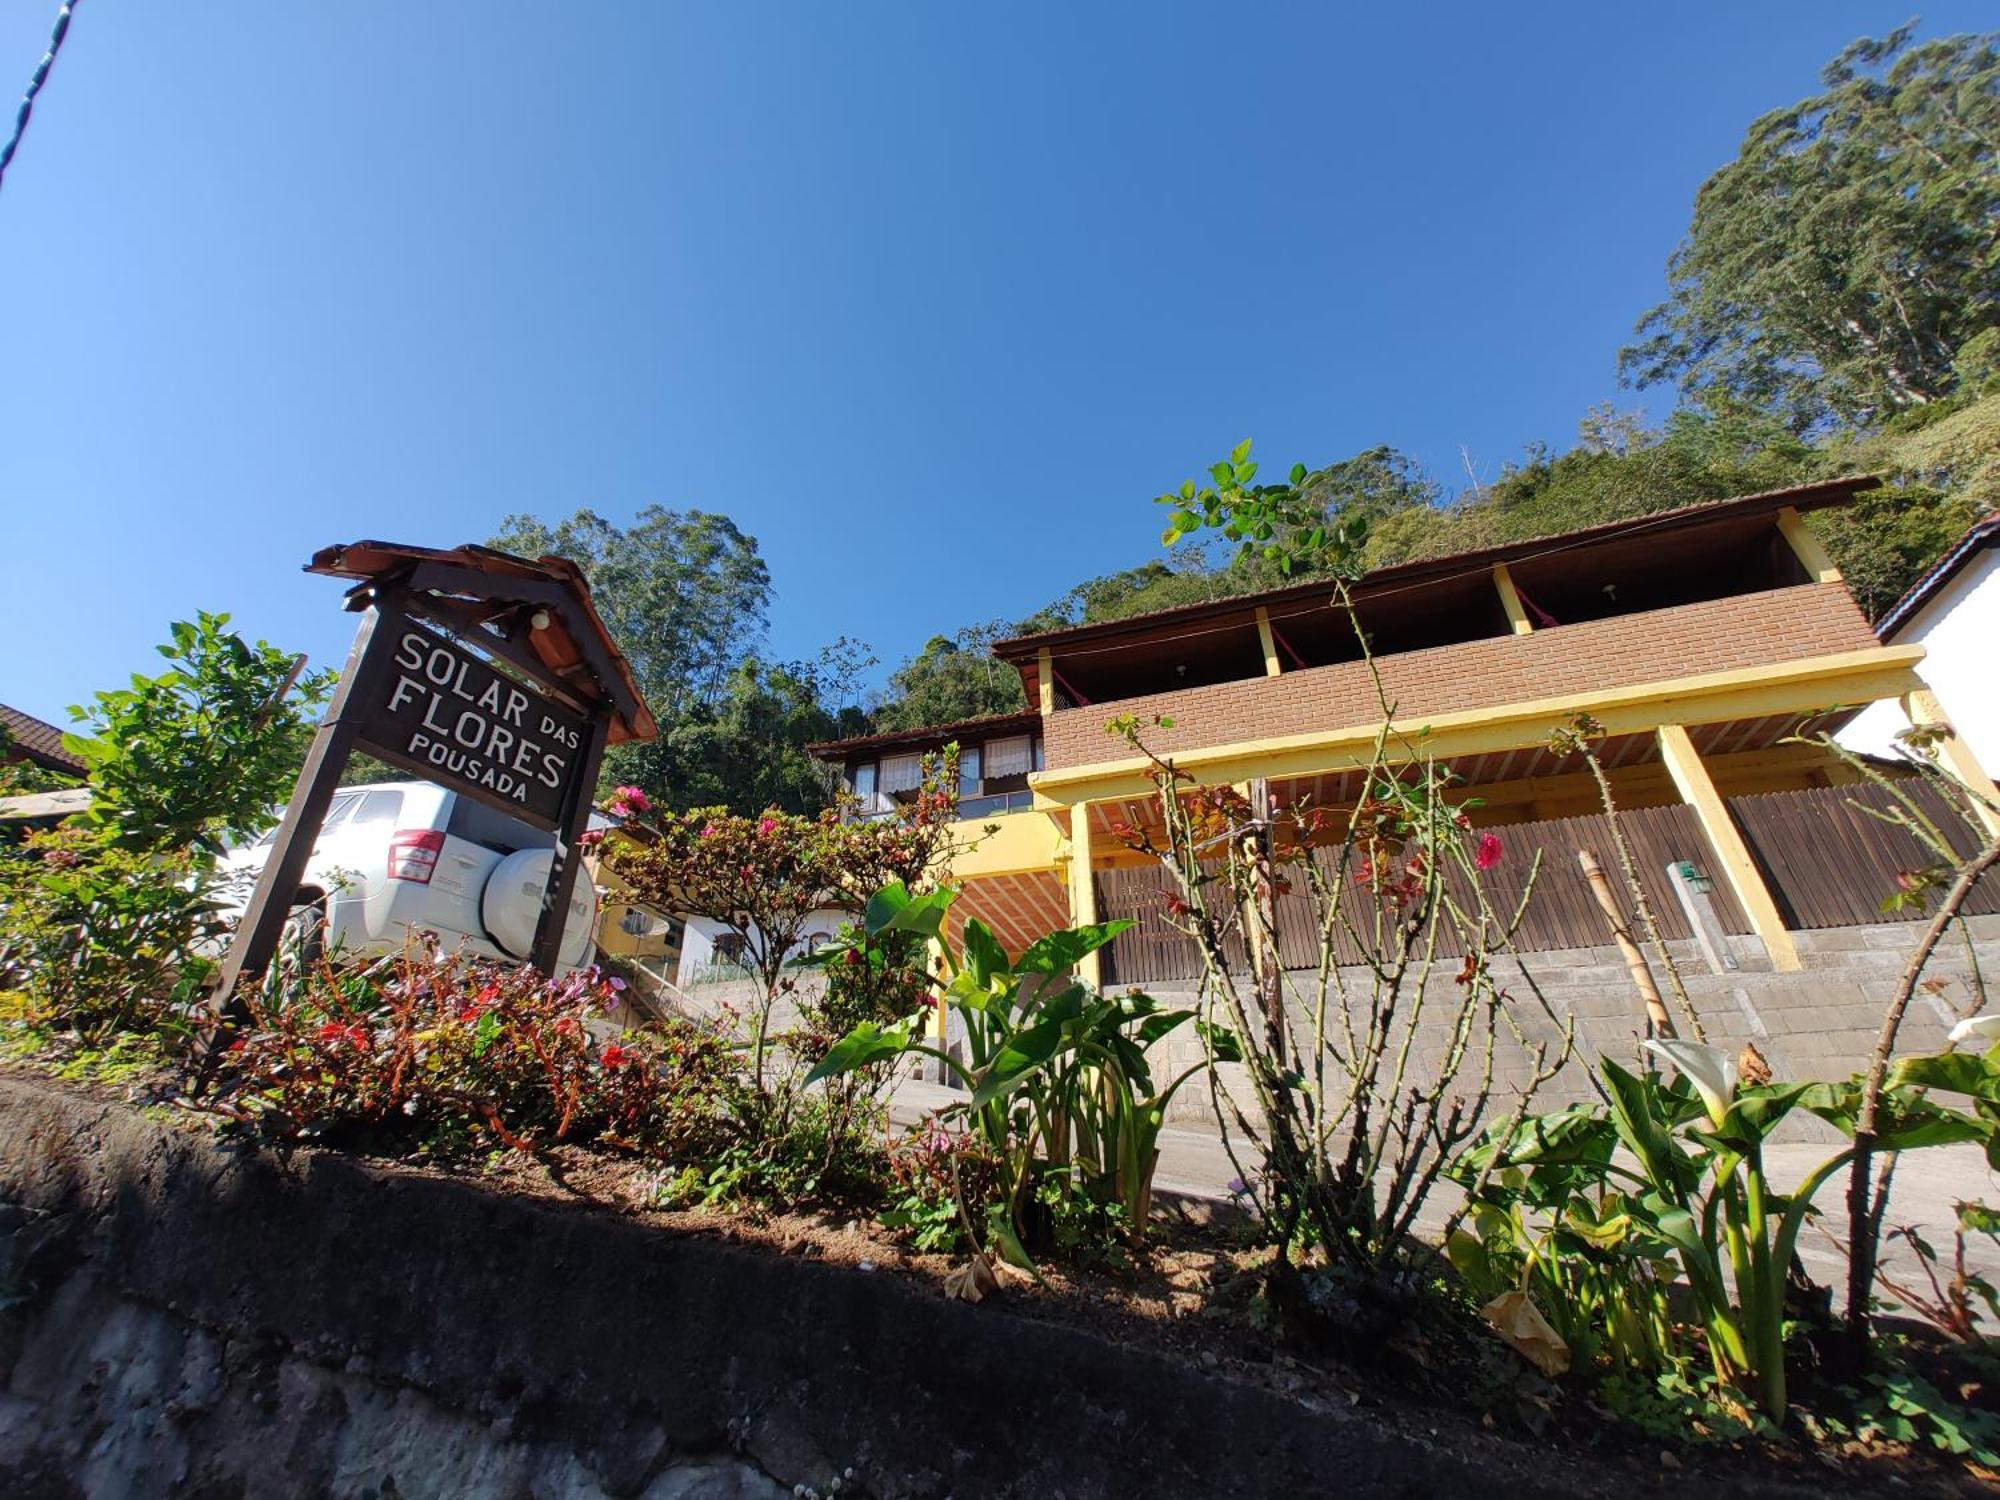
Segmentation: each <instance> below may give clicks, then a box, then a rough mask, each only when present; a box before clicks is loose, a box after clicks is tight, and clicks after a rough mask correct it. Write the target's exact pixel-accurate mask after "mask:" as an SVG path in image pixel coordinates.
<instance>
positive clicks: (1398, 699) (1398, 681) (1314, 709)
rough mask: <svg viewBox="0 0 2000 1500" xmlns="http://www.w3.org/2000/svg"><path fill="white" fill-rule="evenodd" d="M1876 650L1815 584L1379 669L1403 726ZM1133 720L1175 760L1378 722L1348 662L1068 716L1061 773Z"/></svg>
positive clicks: (1049, 747) (1834, 590) (1051, 731)
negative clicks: (1114, 722) (1153, 721)
mask: <svg viewBox="0 0 2000 1500" xmlns="http://www.w3.org/2000/svg"><path fill="white" fill-rule="evenodd" d="M1874 644H1876V642H1875V635H1874V632H1873V631H1872V630H1870V629H1869V627H1868V622H1867V620H1866V619H1864V618H1863V617H1862V614H1861V611H1860V610H1859V609H1858V608H1856V607H1855V604H1854V600H1853V598H1852V597H1851V596H1850V595H1849V594H1848V592H1847V588H1846V586H1845V585H1843V584H1838V583H1809V584H1800V585H1797V586H1795V587H1791V588H1782V589H1769V590H1766V591H1764V592H1762V593H1756V594H1740V595H1737V596H1735V597H1733V598H1728V599H1712V600H1708V601H1706V602H1704V603H1701V604H1683V605H1679V606H1677V607H1675V608H1672V609H1658V610H1649V611H1646V612H1644V613H1642V614H1634V615H1621V616H1618V617H1617V618H1615V619H1609V620H1590V621H1586V622H1584V623H1583V624H1580V625H1558V626H1555V627H1553V628H1550V629H1546V630H1538V631H1536V632H1535V633H1534V634H1533V635H1525V636H1511V635H1510V636H1496V637H1492V638H1489V639H1486V640H1479V641H1467V642H1464V643H1463V644H1460V645H1454V646H1436V647H1432V648H1431V649H1429V650H1426V651H1405V652H1401V653H1398V654H1396V655H1393V656H1385V657H1383V658H1381V659H1380V662H1379V666H1380V668H1381V672H1382V679H1383V685H1384V686H1385V687H1386V689H1387V690H1388V694H1389V697H1390V699H1391V700H1392V701H1393V702H1395V703H1396V705H1397V709H1398V714H1399V716H1400V717H1403V718H1405V719H1410V718H1416V719H1422V718H1426V717H1430V716H1433V715H1437V714H1447V713H1454V712H1458V711H1460V710H1464V709H1472V708H1486V707H1497V706H1499V705H1501V704H1506V703H1517V702H1520V701H1522V700H1524V699H1530V698H1551V697H1561V696H1565V695H1568V694H1572V693H1584V692H1590V691H1593V690H1595V689H1600V688H1608V687H1618V686H1623V685H1625V684H1629V683H1639V682H1653V681H1658V680H1660V679H1663V678H1670V677H1688V676H1694V675H1697V674H1700V673H1704V672H1723V671H1729V670H1731V669H1734V668H1739V667H1754V666H1757V665H1759V664H1762V663H1766V662H1781V661H1796V660H1798V659H1800V658H1803V657H1810V656H1826V655H1831V654H1834V653H1838V652H1842V651H1860V650H1864V649H1866V648H1867V647H1869V646H1873V645H1874ZM1126 713H1130V714H1136V715H1138V716H1139V717H1140V719H1142V720H1144V719H1147V718H1150V717H1151V716H1152V715H1154V714H1165V715H1168V716H1169V717H1171V718H1172V719H1173V720H1174V725H1173V727H1172V728H1171V729H1162V730H1155V731H1153V732H1152V733H1149V734H1148V735H1147V736H1146V742H1147V744H1148V745H1149V746H1151V747H1152V748H1153V749H1155V750H1159V751H1163V752H1171V751H1180V750H1191V749H1200V748H1203V747H1205V746H1209V745H1221V744H1229V743H1232V742H1234V741H1237V740H1246V739H1256V738H1260V737H1263V736H1267V735H1288V734H1307V733H1310V732H1312V731H1314V730H1331V729H1342V728H1346V727H1348V726H1350V725H1355V724H1366V723H1371V722H1373V721H1374V720H1375V719H1376V718H1377V717H1379V714H1378V710H1377V706H1376V698H1375V689H1374V686H1373V684H1372V683H1371V682H1370V681H1369V677H1368V669H1367V667H1366V666H1365V665H1364V664H1363V663H1361V662H1343V663H1341V664H1339V665H1337V666H1330V667H1312V668H1308V669H1307V670H1305V671H1302V672H1287V673H1286V674H1285V675H1284V676H1282V677H1275V678H1272V677H1256V678H1250V679H1247V680H1244V681H1238V682H1223V683H1216V684H1214V685H1213V686H1209V687H1197V688H1186V689H1183V690H1182V691H1180V692H1174V693H1152V694H1148V695H1146V696H1144V697H1139V698H1123V699H1118V700H1115V701H1112V702H1104V703H1093V704H1091V705H1090V706H1089V707H1087V708H1069V709H1062V710H1059V711H1058V712H1057V713H1055V714H1054V715H1052V716H1051V717H1050V718H1049V719H1048V720H1047V728H1046V730H1045V744H1046V751H1047V759H1048V765H1049V767H1050V768H1051V769H1060V768H1065V767H1070V766H1078V765H1087V764H1089V763H1091V762H1093V761H1100V760H1109V759H1114V758H1115V757H1116V754H1117V747H1116V746H1114V744H1113V743H1112V741H1111V740H1110V739H1109V738H1107V737H1106V735H1105V732H1104V724H1105V721H1106V720H1107V719H1109V718H1111V717H1112V716H1113V715H1115V714H1126Z"/></svg>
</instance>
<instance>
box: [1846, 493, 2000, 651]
mask: <svg viewBox="0 0 2000 1500" xmlns="http://www.w3.org/2000/svg"><path fill="white" fill-rule="evenodd" d="M1993 546H2000V516H1988V517H1987V518H1986V519H1985V520H1983V521H1976V522H1974V523H1973V524H1972V526H1971V527H1969V528H1968V529H1967V531H1966V533H1965V535H1964V536H1962V537H1960V538H1959V539H1958V540H1957V541H1956V542H1953V543H1952V544H1951V547H1950V549H1949V550H1947V551H1946V553H1945V555H1944V556H1943V557H1940V558H1939V559H1938V560H1937V561H1936V562H1934V563H1932V564H1931V566H1930V569H1929V571H1928V572H1926V573H1925V574H1924V576H1923V577H1921V578H1919V579H1918V580H1917V581H1916V582H1915V583H1913V584H1911V585H1910V589H1909V592H1908V593H1906V594H1904V595H1903V597H1902V598H1900V599H1898V600H1897V601H1896V602H1895V603H1894V604H1892V605H1890V606H1889V609H1888V612H1887V613H1886V614H1884V615H1883V616H1882V618H1881V619H1879V620H1877V621H1876V622H1875V634H1876V635H1877V636H1879V637H1880V638H1881V639H1882V641H1883V642H1884V643H1885V644H1886V643H1892V642H1893V641H1894V640H1895V638H1896V635H1897V633H1898V632H1900V631H1901V630H1902V628H1903V627H1904V626H1905V625H1907V624H1909V623H1910V621H1911V620H1913V619H1915V618H1916V616H1917V614H1918V612H1919V611H1921V610H1922V609H1923V607H1924V606H1925V605H1926V604H1929V603H1930V602H1931V600H1933V599H1935V598H1936V597H1937V596H1938V595H1939V594H1940V593H1942V592H1943V591H1944V589H1945V587H1946V586H1947V585H1948V584H1950V582H1951V581H1952V579H1954V578H1956V577H1957V576H1958V573H1959V570H1960V569H1962V568H1963V567H1964V566H1965V565H1966V563H1967V562H1968V561H1970V560H1971V558H1972V556H1973V554H1974V553H1976V552H1980V551H1983V550H1984V549H1986V548H1988V547H1993Z"/></svg>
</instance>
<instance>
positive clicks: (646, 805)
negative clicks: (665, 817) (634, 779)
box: [614, 786, 653, 812]
mask: <svg viewBox="0 0 2000 1500" xmlns="http://www.w3.org/2000/svg"><path fill="white" fill-rule="evenodd" d="M614 795H615V796H616V798H617V800H618V801H620V802H623V803H624V804H625V805H626V806H627V807H629V808H631V809H632V811H633V812H651V811H652V810H653V799H652V798H651V797H648V796H647V795H646V794H645V793H644V792H642V791H640V790H639V789H638V788H637V787H636V786H621V787H620V788H618V790H617V792H616V793H614Z"/></svg>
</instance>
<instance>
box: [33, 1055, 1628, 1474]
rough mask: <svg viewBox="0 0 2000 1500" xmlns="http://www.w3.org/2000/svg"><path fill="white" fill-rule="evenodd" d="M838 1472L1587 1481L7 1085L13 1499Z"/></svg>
mask: <svg viewBox="0 0 2000 1500" xmlns="http://www.w3.org/2000/svg"><path fill="white" fill-rule="evenodd" d="M1441 1425H1443V1426H1445V1428H1446V1430H1447V1431H1448V1432H1449V1433H1450V1436H1449V1437H1448V1438H1447V1439H1445V1440H1443V1441H1440V1440H1439V1439H1438V1437H1437V1434H1438V1432H1439V1430H1440V1426H1441ZM849 1469H852V1470H853V1471H854V1477H853V1479H851V1480H848V1481H846V1482H845V1483H844V1484H843V1493H859V1494H864V1495H877V1496H883V1497H903V1496H910V1497H942V1496H960V1497H971V1496H987V1495H997V1496H1021V1497H1029V1496H1033V1497H1038V1500H1039V1497H1058V1496H1064V1497H1069V1500H1093V1497H1104V1500H1110V1497H1124V1496H1138V1495H1144V1496H1160V1497H1172V1496H1218V1497H1229V1496H1245V1497H1247V1496H1270V1495H1295V1494H1319V1493H1328V1492H1331V1491H1332V1490H1337V1491H1338V1492H1339V1493H1340V1494H1343V1495H1360V1496H1367V1495H1408V1496H1416V1495H1432V1494H1452V1493H1463V1492H1466V1491H1468V1490H1469V1489H1471V1488H1472V1487H1474V1486H1477V1485H1482V1484H1487V1485H1490V1484H1494V1483H1502V1484H1505V1485H1506V1486H1507V1487H1508V1488H1509V1490H1510V1492H1512V1493H1514V1494H1517V1495H1520V1496H1523V1497H1527V1496H1533V1495H1540V1494H1550V1495H1554V1494H1570V1495H1583V1494H1589V1493H1594V1492H1597V1491H1599V1490H1600V1489H1601V1488H1602V1487H1603V1485H1604V1482H1605V1481H1604V1476H1602V1475H1601V1474H1595V1475H1593V1474H1589V1473H1587V1472H1585V1471H1583V1470H1582V1469H1580V1467H1579V1466H1578V1465H1577V1464H1576V1463H1575V1461H1574V1460H1569V1459H1564V1458H1561V1457H1559V1456H1557V1455H1555V1454H1552V1453H1549V1452H1546V1451H1542V1450H1533V1449H1528V1448H1523V1447H1519V1446H1516V1445H1513V1444H1510V1443H1507V1442H1503V1441H1501V1440H1499V1439H1496V1438H1492V1437H1489V1436H1487V1435H1485V1434H1483V1433H1480V1432H1478V1431H1477V1430H1474V1429H1473V1428H1472V1427H1471V1424H1470V1423H1467V1422H1461V1421H1459V1420H1457V1419H1455V1418H1453V1419H1445V1418H1443V1417H1441V1416H1440V1415H1437V1414H1424V1413H1404V1414H1403V1415H1402V1416H1401V1417H1395V1418H1393V1419H1386V1420H1385V1419H1384V1418H1383V1417H1382V1415H1381V1413H1380V1412H1379V1410H1378V1411H1376V1412H1371V1411H1369V1410H1367V1409H1363V1410H1361V1411H1352V1410H1349V1409H1348V1407H1347V1406H1346V1404H1345V1403H1342V1404H1340V1405H1339V1406H1338V1407H1337V1408H1326V1407H1321V1406H1316V1405H1308V1404H1305V1403H1302V1402H1301V1401H1299V1400H1295V1399H1292V1398H1290V1397H1286V1396H1283V1395H1280V1394H1278V1393H1276V1392H1275V1391H1273V1390H1271V1389H1268V1388H1267V1387H1265V1386H1262V1385H1258V1384H1253V1383H1250V1382H1248V1381H1244V1380H1240V1379H1236V1378H1232V1377H1230V1376H1228V1375H1226V1374H1224V1373H1218V1372H1210V1371H1205V1370H1202V1369H1199V1368H1191V1367H1190V1366H1189V1365H1188V1364H1187V1363H1185V1362H1182V1361H1179V1360H1175V1359H1171V1358H1167V1357H1165V1356H1163V1355H1161V1354H1158V1353H1155V1352H1151V1351H1149V1350H1144V1349H1138V1348H1132V1347H1126V1346H1122V1345H1118V1344H1115V1343H1112V1342H1109V1341H1107V1340H1106V1339H1104V1338H1101V1337H1098V1336H1096V1335H1094V1334H1089V1333H1085V1332H1082V1331H1080V1330H1078V1329H1076V1328H1073V1327H1070V1326H1068V1325H1065V1324H1061V1323H1055V1322H1046V1321H1039V1320H1036V1319H1034V1318H1031V1317H1023V1316H1019V1315H1015V1314H1013V1313H1011V1312H1009V1311H1008V1310H1007V1308H1006V1307H1005V1306H1001V1305H995V1304H992V1303H989V1304H986V1305H983V1306H979V1307H972V1306H967V1305H966V1304H963V1303H951V1302H946V1301H945V1300H943V1298H942V1297H940V1296H939V1294H938V1292H937V1291H936V1289H935V1288H934V1287H932V1286H930V1285H929V1284H926V1283H922V1282H918V1281H914V1280H911V1279H908V1278H904V1277H901V1276H898V1275H894V1274H892V1273H889V1272H887V1271H882V1272H876V1273H873V1274H870V1273H867V1272H864V1271H862V1270H858V1269H852V1268H847V1267H841V1266H833V1265H827V1264H822V1263H818V1262H814V1261H810V1260H806V1259H802V1258H794V1257H783V1256H778V1255H774V1254H771V1253H768V1252H757V1251H752V1250H744V1249H741V1248H733V1247H731V1246H728V1245H726V1244H722V1243H719V1242H717V1241H716V1240H714V1239H710V1238H707V1237H703V1236H696V1235H682V1234H674V1233H671V1232H666V1231H663V1230H661V1229H658V1228H655V1227H651V1226H648V1225H645V1224H642V1223H638V1222H634V1221H632V1220H629V1219H624V1218H620V1217H617V1216H614V1215H611V1214H608V1213H604V1212H601V1211H595V1210H593V1209H592V1208H591V1207H590V1206H588V1205H587V1204H585V1203H583V1202H581V1201H579V1202H578V1203H576V1204H559V1203H550V1202H547V1201H531V1200H526V1199H522V1198H518V1197H510V1196H506V1195H504V1194H499V1193H495V1192H491V1191H485V1190H482V1189H481V1188H479V1187H477V1186H475V1185H472V1184H470V1183H466V1182H461V1181H454V1180H447V1179H443V1178H440V1177H436V1176H427V1175H416V1174H405V1173H388V1172H383V1171H378V1170H375V1169H371V1168H370V1167H368V1166H365V1165H363V1164H361V1163H359V1162H356V1161H354V1160H352V1159H348V1158H342V1157H338V1156H311V1157H306V1158H301V1159H300V1160H298V1161H297V1162H296V1163H295V1164H294V1165H293V1166H291V1167H286V1166H283V1165H280V1164H279V1163H277V1162H275V1161H273V1160H271V1159H269V1158H267V1157H262V1156H255V1155H249V1154H246V1153H244V1152H242V1151H240V1150H233V1149H229V1148H226V1147H222V1146H218V1145H216V1144H215V1143H214V1142H213V1141H212V1140H211V1139H210V1138H209V1137H208V1136H206V1135H205V1134H202V1133H198V1132H191V1131H187V1130H182V1129H175V1128H172V1127H170V1126H167V1125H163V1124H159V1123H156V1122H153V1121H151V1120H148V1119H145V1118H142V1117H141V1116H139V1115H138V1114H137V1113H135V1112H133V1111H132V1110H130V1109H127V1108H125V1107H123V1106H119V1105H107V1104H103V1103H99V1102H95V1101H92V1100H90V1099H86V1098H82V1097H79V1096H78V1095H75V1094H73V1093H69V1092H65V1091H63V1090H61V1089H58V1088H56V1087H54V1086H52V1085H49V1084H46V1083H43V1082H39V1081H25V1080H22V1079H20V1078H18V1077H0V1494H6V1495H9V1496H18V1497H23V1500H42V1497H48V1500H57V1497H60V1500H71V1497H77V1496H84V1497H107V1500H110V1497H116V1500H149V1497H154V1496H181V1495H185V1496H204V1497H207V1496H215V1497H224V1496H227V1497H255V1500H290V1497H307V1496H313V1497H319V1496H327V1497H337V1500H349V1497H353V1500H360V1497H373V1500H388V1497H390V1496H394V1497H397V1500H428V1497H436V1500H447V1497H450V1500H466V1497H470V1500H480V1497H494V1500H501V1497H505V1500H523V1497H547V1500H556V1497H563V1500H572V1497H573V1500H593V1497H600V1496H642V1497H646V1500H668V1497H697V1496H700V1497H707V1500H726V1497H745V1500H749V1497H755V1500H776V1497H778V1496H782V1495H786V1494H790V1493H791V1492H792V1487H793V1486H794V1485H799V1484H804V1485H812V1486H815V1487H817V1488H818V1489H819V1490H820V1491H821V1492H822V1493H825V1492H827V1490H828V1488H829V1486H828V1481H829V1480H831V1479H832V1478H834V1477H835V1476H837V1475H844V1474H845V1471H847V1470H849Z"/></svg>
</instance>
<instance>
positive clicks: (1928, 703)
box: [1902, 687, 2000, 836]
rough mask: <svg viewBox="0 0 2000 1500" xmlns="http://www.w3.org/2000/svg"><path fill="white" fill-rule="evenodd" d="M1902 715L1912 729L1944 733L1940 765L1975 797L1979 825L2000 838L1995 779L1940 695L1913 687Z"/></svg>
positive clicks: (1939, 748) (1939, 749) (1999, 806)
mask: <svg viewBox="0 0 2000 1500" xmlns="http://www.w3.org/2000/svg"><path fill="white" fill-rule="evenodd" d="M1902 703H1903V714H1904V717H1906V718H1907V719H1909V721H1910V726H1911V728H1913V729H1924V728H1935V729H1942V730H1943V731H1944V737H1943V738H1942V739H1940V740H1939V741H1938V742H1937V746H1936V749H1937V758H1938V764H1939V765H1941V766H1943V767H1944V768H1945V769H1946V770H1947V771H1949V772H1951V774H1952V775H1954V776H1956V777H1957V778H1958V779H1959V780H1960V781H1961V782H1963V783H1964V784H1965V789H1966V790H1967V791H1968V792H1970V793H1971V794H1972V810H1973V813H1974V814H1975V815H1976V816H1977V817H1978V819H1979V823H1980V826H1981V827H1982V828H1984V829H1985V830H1986V832H1987V834H1988V835H1989V836H2000V792H1996V791H1995V790H1994V787H1993V781H1992V778H1991V777H1989V776H1988V775H1987V774H1986V771H1985V769H1984V768H1983V767H1982V766H1981V765H1980V764H1979V761H1978V758H1977V757H1975V756H1974V755H1973V753H1972V747H1971V746H1970V745H1968V744H1966V743H1965V739H1964V737H1963V736H1961V735H1960V734H1959V732H1958V729H1957V727H1956V726H1955V725H1954V724H1953V723H1952V722H1951V716H1950V715H1949V714H1947V713H1946V712H1945V711H1944V705H1943V704H1942V703H1940V702H1938V696H1937V694H1936V693H1934V692H1932V691H1931V690H1930V689H1929V688H1927V687H1926V688H1914V689H1912V690H1911V691H1910V692H1907V693H1905V694H1903V698H1902Z"/></svg>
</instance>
